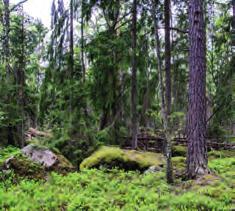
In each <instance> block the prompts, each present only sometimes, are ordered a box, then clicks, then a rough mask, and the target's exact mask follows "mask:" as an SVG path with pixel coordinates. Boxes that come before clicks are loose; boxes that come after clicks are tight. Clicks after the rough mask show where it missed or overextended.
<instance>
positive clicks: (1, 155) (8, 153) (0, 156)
mask: <svg viewBox="0 0 235 211" xmlns="http://www.w3.org/2000/svg"><path fill="white" fill-rule="evenodd" d="M19 154H21V151H20V149H18V148H15V147H11V146H9V147H6V148H3V149H0V166H2V165H3V164H4V162H5V160H7V159H8V158H10V157H12V156H15V155H19Z"/></svg>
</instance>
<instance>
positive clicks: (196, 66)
mask: <svg viewBox="0 0 235 211" xmlns="http://www.w3.org/2000/svg"><path fill="white" fill-rule="evenodd" d="M189 22H190V23H189V29H190V30H189V42H190V46H189V104H188V114H187V126H186V131H187V141H188V152H187V175H188V177H189V178H195V177H196V176H197V175H203V174H205V173H206V172H207V149H206V139H205V134H206V31H205V20H204V11H203V0H190V1H189Z"/></svg>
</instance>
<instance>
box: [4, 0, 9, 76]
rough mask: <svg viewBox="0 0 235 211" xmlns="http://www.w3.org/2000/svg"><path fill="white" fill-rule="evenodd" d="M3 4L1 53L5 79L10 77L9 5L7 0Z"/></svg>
mask: <svg viewBox="0 0 235 211" xmlns="http://www.w3.org/2000/svg"><path fill="white" fill-rule="evenodd" d="M3 4H4V16H3V23H4V25H3V34H4V39H3V54H4V64H5V71H6V76H7V79H10V61H9V59H10V46H9V45H10V44H9V42H10V41H9V39H10V38H9V34H10V8H9V7H10V5H9V0H3Z"/></svg>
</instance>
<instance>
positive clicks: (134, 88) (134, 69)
mask: <svg viewBox="0 0 235 211" xmlns="http://www.w3.org/2000/svg"><path fill="white" fill-rule="evenodd" d="M136 22H137V0H133V8H132V29H131V32H132V76H131V114H132V121H131V123H132V131H131V132H132V148H133V149H136V148H137V147H138V146H137V129H138V124H137V121H138V114H137V64H136V60H137V56H136V43H137V30H136Z"/></svg>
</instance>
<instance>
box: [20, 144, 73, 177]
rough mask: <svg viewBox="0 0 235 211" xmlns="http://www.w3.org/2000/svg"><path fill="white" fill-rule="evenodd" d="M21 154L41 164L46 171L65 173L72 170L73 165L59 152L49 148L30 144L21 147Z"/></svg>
mask: <svg viewBox="0 0 235 211" xmlns="http://www.w3.org/2000/svg"><path fill="white" fill-rule="evenodd" d="M22 152H23V154H24V155H25V156H26V157H28V158H29V159H30V160H32V161H34V162H36V163H39V164H41V165H42V166H43V167H44V168H45V169H46V170H48V171H56V172H58V173H67V172H71V171H74V170H75V168H74V166H73V165H72V164H71V163H70V162H69V161H68V160H67V159H66V158H65V157H64V156H63V155H61V154H59V153H56V152H53V151H51V150H50V149H48V148H46V147H43V146H38V145H34V144H30V145H28V146H26V147H24V148H23V149H22Z"/></svg>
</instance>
